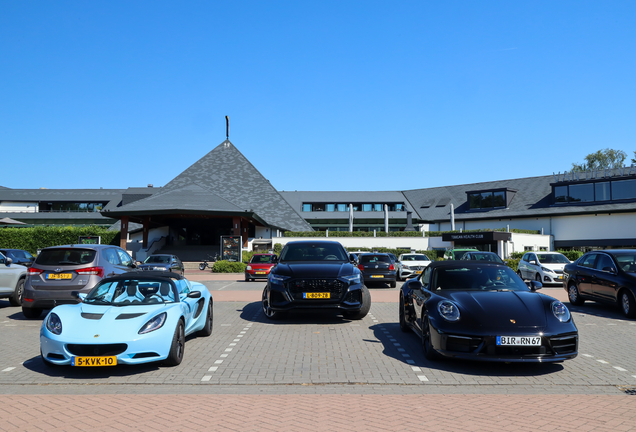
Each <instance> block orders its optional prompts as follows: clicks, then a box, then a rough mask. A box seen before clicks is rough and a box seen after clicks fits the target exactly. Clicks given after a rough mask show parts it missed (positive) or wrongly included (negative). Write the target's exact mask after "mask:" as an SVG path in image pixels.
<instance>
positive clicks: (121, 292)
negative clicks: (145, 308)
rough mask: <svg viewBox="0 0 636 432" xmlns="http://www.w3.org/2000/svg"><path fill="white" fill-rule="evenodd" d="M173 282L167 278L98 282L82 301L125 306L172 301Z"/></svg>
mask: <svg viewBox="0 0 636 432" xmlns="http://www.w3.org/2000/svg"><path fill="white" fill-rule="evenodd" d="M178 298H179V295H178V294H177V290H176V287H175V285H174V283H173V282H172V281H170V280H168V279H163V280H150V279H119V280H115V281H104V282H102V283H100V284H98V285H97V286H96V287H95V288H93V289H92V291H91V292H90V293H89V294H88V296H86V298H85V299H84V303H88V304H96V305H107V306H127V305H148V304H158V303H173V302H175V301H176V300H175V299H178Z"/></svg>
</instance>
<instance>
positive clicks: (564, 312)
mask: <svg viewBox="0 0 636 432" xmlns="http://www.w3.org/2000/svg"><path fill="white" fill-rule="evenodd" d="M551 308H552V313H553V314H554V316H555V317H556V319H558V320H559V321H561V322H568V321H569V320H570V311H569V310H568V308H567V307H565V305H564V304H563V303H561V302H560V301H553V302H552V305H551Z"/></svg>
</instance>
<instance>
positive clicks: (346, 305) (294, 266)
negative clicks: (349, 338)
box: [262, 241, 371, 319]
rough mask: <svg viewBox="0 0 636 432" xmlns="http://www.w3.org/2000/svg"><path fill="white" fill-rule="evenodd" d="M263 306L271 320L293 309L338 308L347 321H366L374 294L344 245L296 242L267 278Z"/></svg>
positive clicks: (291, 243)
mask: <svg viewBox="0 0 636 432" xmlns="http://www.w3.org/2000/svg"><path fill="white" fill-rule="evenodd" d="M262 306H263V313H264V314H265V316H266V317H267V318H270V319H278V318H281V317H282V316H283V315H284V313H285V312H287V311H290V310H292V309H337V310H340V311H341V312H342V314H343V315H344V317H345V318H348V319H362V318H364V317H365V316H366V315H367V313H369V309H370V308H371V294H370V293H369V290H368V289H367V287H365V286H364V284H363V282H362V277H361V274H360V270H359V269H358V268H357V267H356V264H355V258H353V257H352V256H350V255H349V254H348V253H347V251H346V250H345V248H344V247H342V245H341V244H340V243H338V242H335V241H293V242H289V243H287V245H285V247H284V248H283V250H282V251H281V253H280V258H278V263H277V264H276V266H275V267H274V268H273V269H272V270H271V272H270V274H269V277H268V278H267V285H266V286H265V289H264V290H263V299H262Z"/></svg>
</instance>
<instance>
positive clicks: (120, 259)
mask: <svg viewBox="0 0 636 432" xmlns="http://www.w3.org/2000/svg"><path fill="white" fill-rule="evenodd" d="M134 268H136V265H135V264H134V262H133V259H132V258H131V257H130V255H128V253H127V252H126V251H125V250H123V249H122V248H120V247H117V246H111V245H86V244H82V245H66V246H53V247H48V248H45V249H42V251H41V252H40V254H39V255H38V256H37V258H36V259H35V261H34V262H33V265H31V267H29V269H28V273H27V274H28V276H27V279H26V283H25V285H24V296H23V299H22V313H23V314H24V316H25V317H26V318H38V317H39V316H40V314H41V313H42V310H44V309H51V308H53V307H55V306H57V305H60V304H69V303H78V301H79V300H78V299H77V297H73V296H72V295H71V293H72V292H73V291H79V292H80V293H88V292H89V291H90V290H91V289H92V288H93V287H94V286H95V285H96V284H97V282H99V281H101V280H102V279H103V278H105V277H110V276H115V275H118V274H121V273H125V272H128V271H131V270H132V269H134Z"/></svg>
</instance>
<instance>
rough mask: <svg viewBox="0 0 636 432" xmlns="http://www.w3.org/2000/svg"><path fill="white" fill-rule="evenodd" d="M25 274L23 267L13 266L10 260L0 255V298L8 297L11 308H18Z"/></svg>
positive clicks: (25, 269)
mask: <svg viewBox="0 0 636 432" xmlns="http://www.w3.org/2000/svg"><path fill="white" fill-rule="evenodd" d="M26 274H27V268H26V267H25V266H21V265H18V264H13V260H12V259H11V258H7V257H5V256H4V255H2V254H1V253H0V298H5V297H8V298H9V303H11V306H20V300H21V297H22V290H23V288H24V279H25V278H26Z"/></svg>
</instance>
